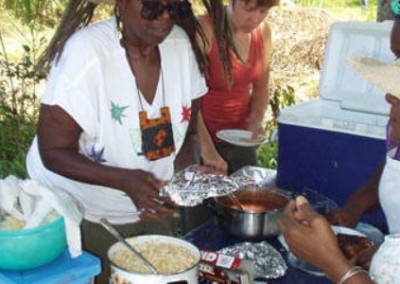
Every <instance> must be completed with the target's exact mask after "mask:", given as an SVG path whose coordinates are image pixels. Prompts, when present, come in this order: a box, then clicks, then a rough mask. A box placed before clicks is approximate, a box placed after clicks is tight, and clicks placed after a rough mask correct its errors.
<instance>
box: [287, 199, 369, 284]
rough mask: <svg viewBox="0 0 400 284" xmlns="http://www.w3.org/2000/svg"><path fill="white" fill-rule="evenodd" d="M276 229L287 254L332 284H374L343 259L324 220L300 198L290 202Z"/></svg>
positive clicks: (364, 272)
mask: <svg viewBox="0 0 400 284" xmlns="http://www.w3.org/2000/svg"><path fill="white" fill-rule="evenodd" d="M279 229H280V231H281V233H282V234H283V236H284V238H285V241H286V243H287V244H288V246H289V249H290V251H291V252H292V253H293V254H295V255H296V256H297V257H299V258H301V259H303V260H305V261H307V262H308V263H310V264H312V265H314V266H316V267H319V268H321V269H322V270H323V271H324V272H325V275H326V276H327V277H328V278H329V279H330V280H331V281H332V282H333V283H338V284H370V283H374V282H373V281H372V279H371V277H370V276H369V274H368V272H367V271H366V270H363V269H361V268H360V267H358V266H354V265H353V264H352V263H351V261H350V260H348V259H347V258H346V256H345V255H344V254H343V252H342V251H341V249H340V247H339V244H338V241H337V238H336V236H335V234H334V232H333V231H332V229H331V226H330V224H329V222H328V221H327V219H326V218H325V217H324V216H322V215H320V214H318V213H317V212H315V211H314V210H313V209H312V207H311V206H310V204H309V203H308V201H307V199H305V198H304V197H303V196H299V197H297V198H296V200H292V201H290V202H289V204H288V205H287V207H286V208H285V211H284V213H283V215H282V217H281V218H280V220H279ZM315 244H319V245H318V246H316V245H315Z"/></svg>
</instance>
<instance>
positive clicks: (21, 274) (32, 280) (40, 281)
mask: <svg viewBox="0 0 400 284" xmlns="http://www.w3.org/2000/svg"><path fill="white" fill-rule="evenodd" d="M100 271H101V265H100V259H99V258H97V257H95V256H93V255H91V254H89V253H86V252H83V253H82V255H80V256H79V257H77V258H71V256H70V254H69V252H68V250H65V251H64V252H63V254H62V255H61V256H60V257H58V258H57V259H56V260H55V261H53V262H52V263H50V264H48V265H45V266H42V267H39V268H36V269H32V270H23V271H9V270H0V283H1V284H89V283H94V276H96V275H98V274H99V273H100Z"/></svg>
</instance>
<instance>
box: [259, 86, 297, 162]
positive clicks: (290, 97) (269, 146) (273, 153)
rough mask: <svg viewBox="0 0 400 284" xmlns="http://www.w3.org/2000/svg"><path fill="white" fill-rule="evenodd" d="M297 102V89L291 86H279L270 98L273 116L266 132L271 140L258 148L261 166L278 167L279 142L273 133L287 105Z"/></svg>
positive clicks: (267, 124) (267, 123) (268, 122)
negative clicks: (275, 139)
mask: <svg viewBox="0 0 400 284" xmlns="http://www.w3.org/2000/svg"><path fill="white" fill-rule="evenodd" d="M294 104H296V97H295V90H294V89H293V87H291V86H285V87H280V86H279V87H277V88H276V89H275V90H274V92H273V94H272V96H271V99H270V102H269V107H270V109H271V111H272V118H271V119H270V120H267V121H266V127H265V128H266V133H267V135H268V136H269V137H270V138H271V139H270V141H269V142H267V143H265V144H263V145H261V146H260V147H259V148H258V149H257V157H258V162H259V166H261V167H265V168H271V169H276V168H277V164H278V163H277V160H278V143H277V141H274V139H273V138H274V137H272V136H273V133H274V132H275V133H276V129H277V126H278V123H277V118H278V116H279V114H280V113H281V110H282V109H283V108H285V107H288V106H291V105H294Z"/></svg>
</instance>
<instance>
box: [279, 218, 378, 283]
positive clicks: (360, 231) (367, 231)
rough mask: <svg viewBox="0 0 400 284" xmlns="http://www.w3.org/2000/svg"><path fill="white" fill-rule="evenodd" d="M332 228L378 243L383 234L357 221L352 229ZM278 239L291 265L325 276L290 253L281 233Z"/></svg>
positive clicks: (338, 231) (338, 232)
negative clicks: (286, 252)
mask: <svg viewBox="0 0 400 284" xmlns="http://www.w3.org/2000/svg"><path fill="white" fill-rule="evenodd" d="M332 230H333V231H334V233H335V234H347V235H356V236H362V237H368V238H369V239H370V240H371V241H372V242H373V243H374V244H380V243H382V242H383V240H384V236H383V234H382V232H381V231H380V230H379V229H377V228H375V227H374V226H372V225H369V224H367V223H362V222H360V223H358V224H357V226H356V227H355V228H354V229H352V228H347V227H342V226H332ZM278 240H279V242H280V243H281V244H282V246H283V247H284V248H285V249H286V250H287V251H288V258H287V261H288V263H289V264H290V265H291V266H292V267H295V268H297V269H299V270H302V271H305V272H307V273H310V274H312V275H315V276H325V273H324V272H323V271H322V270H321V269H319V268H318V267H315V266H313V265H311V264H309V263H307V262H305V261H303V260H301V259H299V258H298V257H297V256H295V255H294V254H292V253H291V252H290V250H289V247H288V245H287V243H286V241H285V238H284V237H283V235H279V236H278Z"/></svg>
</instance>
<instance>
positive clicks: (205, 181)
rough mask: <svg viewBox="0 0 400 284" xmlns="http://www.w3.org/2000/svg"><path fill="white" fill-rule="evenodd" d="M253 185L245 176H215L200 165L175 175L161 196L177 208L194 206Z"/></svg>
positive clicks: (251, 180) (252, 181) (192, 166)
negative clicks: (169, 199) (170, 200)
mask: <svg viewBox="0 0 400 284" xmlns="http://www.w3.org/2000/svg"><path fill="white" fill-rule="evenodd" d="M249 185H255V181H254V180H253V179H252V178H249V177H247V176H243V175H239V174H236V175H234V176H226V175H222V174H216V173H213V172H210V171H209V170H207V168H206V167H203V166H200V165H191V166H189V167H187V168H185V169H183V170H181V171H179V172H177V173H176V174H175V176H174V177H173V178H172V179H171V181H170V182H169V183H168V184H167V185H166V186H164V187H163V188H162V189H161V195H163V196H169V197H170V198H171V199H172V201H174V202H175V203H176V204H177V205H179V206H188V207H189V206H196V205H199V204H201V203H202V202H203V201H204V200H205V199H207V198H210V197H216V196H223V195H227V194H229V193H231V192H234V191H236V190H238V189H240V188H242V187H244V186H249Z"/></svg>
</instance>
